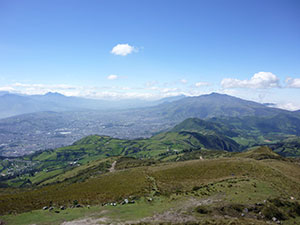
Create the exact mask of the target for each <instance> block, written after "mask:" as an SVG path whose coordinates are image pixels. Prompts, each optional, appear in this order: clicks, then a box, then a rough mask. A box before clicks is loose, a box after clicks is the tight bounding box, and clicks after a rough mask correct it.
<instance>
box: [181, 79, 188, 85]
mask: <svg viewBox="0 0 300 225" xmlns="http://www.w3.org/2000/svg"><path fill="white" fill-rule="evenodd" d="M180 82H181V83H182V84H186V83H187V82H188V81H187V80H186V79H181V80H180Z"/></svg>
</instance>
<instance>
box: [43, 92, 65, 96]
mask: <svg viewBox="0 0 300 225" xmlns="http://www.w3.org/2000/svg"><path fill="white" fill-rule="evenodd" d="M45 96H65V95H63V94H61V93H58V92H47V93H46V94H45Z"/></svg>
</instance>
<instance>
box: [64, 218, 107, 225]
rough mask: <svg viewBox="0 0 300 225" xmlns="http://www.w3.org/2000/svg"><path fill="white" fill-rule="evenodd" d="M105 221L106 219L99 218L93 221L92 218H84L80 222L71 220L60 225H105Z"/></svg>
mask: <svg viewBox="0 0 300 225" xmlns="http://www.w3.org/2000/svg"><path fill="white" fill-rule="evenodd" d="M106 222H107V219H106V218H99V219H93V218H85V219H81V220H73V221H69V222H64V223H62V224H61V225H82V224H85V225H96V224H97V225H99V224H101V223H106Z"/></svg>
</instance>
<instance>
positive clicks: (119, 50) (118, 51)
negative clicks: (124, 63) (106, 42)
mask: <svg viewBox="0 0 300 225" xmlns="http://www.w3.org/2000/svg"><path fill="white" fill-rule="evenodd" d="M137 51H138V50H137V48H135V47H134V46H131V45H129V44H117V45H116V46H115V47H113V49H112V50H111V53H112V54H114V55H121V56H126V55H128V54H131V53H132V52H137Z"/></svg>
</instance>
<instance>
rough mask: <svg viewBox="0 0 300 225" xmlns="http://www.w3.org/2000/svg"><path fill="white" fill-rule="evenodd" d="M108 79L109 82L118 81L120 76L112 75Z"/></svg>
mask: <svg viewBox="0 0 300 225" xmlns="http://www.w3.org/2000/svg"><path fill="white" fill-rule="evenodd" d="M106 78H107V79H108V80H116V79H118V78H119V77H118V75H115V74H111V75H108V76H107V77H106Z"/></svg>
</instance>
